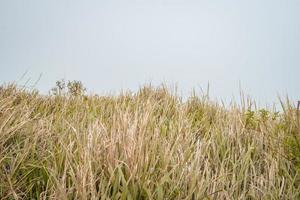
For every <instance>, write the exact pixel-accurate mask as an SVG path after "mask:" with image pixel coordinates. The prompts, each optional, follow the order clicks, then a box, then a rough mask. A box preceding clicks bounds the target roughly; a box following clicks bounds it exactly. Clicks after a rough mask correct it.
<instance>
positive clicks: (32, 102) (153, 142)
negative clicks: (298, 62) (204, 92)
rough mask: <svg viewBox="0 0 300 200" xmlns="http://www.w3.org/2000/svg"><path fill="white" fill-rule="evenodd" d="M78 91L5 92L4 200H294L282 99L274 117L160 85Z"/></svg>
mask: <svg viewBox="0 0 300 200" xmlns="http://www.w3.org/2000/svg"><path fill="white" fill-rule="evenodd" d="M74 85H75V86H74ZM79 85H80V84H79ZM79 85H78V82H77V85H76V82H73V83H72V82H71V83H70V85H69V86H68V87H69V90H67V89H66V88H67V86H66V85H60V86H61V88H60V87H56V88H55V89H54V90H53V93H52V94H50V95H46V96H45V95H40V94H39V93H38V92H37V91H34V90H33V91H29V90H26V89H22V88H18V87H16V86H15V85H13V84H10V85H3V86H2V87H1V89H0V167H1V168H0V197H1V198H2V199H158V200H159V199H298V198H300V131H299V128H300V127H299V121H297V109H296V106H295V105H292V104H291V103H290V102H289V101H288V100H286V101H284V102H283V101H282V110H283V111H282V112H280V113H278V112H275V111H272V110H267V109H262V110H255V109H254V108H253V106H251V105H252V103H253V102H251V101H248V102H246V103H244V104H243V106H238V105H234V104H233V105H232V106H230V107H224V106H223V105H221V104H218V103H215V102H212V101H210V100H209V99H208V98H207V97H206V96H196V95H192V96H191V97H190V98H189V99H188V100H187V101H182V100H181V99H180V98H179V97H178V96H177V95H176V93H174V92H170V90H168V89H167V88H166V87H164V86H162V87H151V86H145V87H143V88H141V89H140V90H139V91H138V92H136V93H130V92H127V93H126V92H124V93H122V94H120V95H118V96H97V95H90V96H87V95H85V94H84V93H83V91H84V88H82V87H79ZM57 86H59V85H57ZM72 86H74V87H73V90H72V89H70V88H72ZM74 88H75V89H74ZM76 88H77V89H76ZM78 88H79V89H78Z"/></svg>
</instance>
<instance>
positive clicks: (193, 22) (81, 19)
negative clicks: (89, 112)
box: [0, 0, 300, 103]
mask: <svg viewBox="0 0 300 200" xmlns="http://www.w3.org/2000/svg"><path fill="white" fill-rule="evenodd" d="M26 71H28V72H27V75H26V77H25V78H23V80H22V81H21V83H23V82H25V81H26V80H27V79H28V78H31V83H34V82H35V80H36V79H37V78H38V77H39V75H40V74H41V73H42V78H41V80H40V81H39V82H38V84H37V86H36V87H37V88H39V89H40V90H41V91H43V92H46V91H48V90H49V89H50V88H51V87H52V86H53V85H54V83H55V81H56V80H58V79H61V78H65V79H72V80H73V79H76V80H81V81H82V82H83V83H84V85H85V86H86V87H87V88H88V89H89V91H93V92H97V93H100V94H101V93H105V92H109V91H119V90H120V89H132V90H136V89H137V88H138V87H139V85H142V84H143V83H147V82H150V81H151V82H152V83H154V84H158V83H161V82H165V83H168V84H171V85H172V84H175V83H177V84H178V86H179V88H180V90H182V91H183V93H186V92H189V91H191V89H192V88H193V87H194V88H196V89H197V88H199V87H203V88H206V85H207V83H208V82H209V83H210V91H211V94H212V96H214V97H217V98H219V99H230V98H231V97H232V96H233V95H234V96H235V97H238V92H239V82H240V83H241V87H242V89H244V90H245V92H246V93H248V94H250V95H252V96H253V97H254V98H256V99H258V100H259V101H260V102H262V103H270V102H273V101H275V100H276V98H277V95H278V94H281V95H285V94H289V96H290V97H292V98H293V99H300V81H299V77H300V1H299V0H248V1H238V0H222V1H217V0H215V1H213V0H207V1H202V0H197V1H196V0H195V1H192V0H140V1H137V0H136V1H131V0H119V1H114V0H94V1H92V0H84V1H83V0H82V1H76V0H69V1H67V0H48V1H46V0H44V1H41V0H35V1H33V0H19V1H17V0H0V82H1V83H3V82H11V81H16V80H18V79H19V78H20V77H21V76H22V74H23V73H24V72H26Z"/></svg>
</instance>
